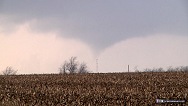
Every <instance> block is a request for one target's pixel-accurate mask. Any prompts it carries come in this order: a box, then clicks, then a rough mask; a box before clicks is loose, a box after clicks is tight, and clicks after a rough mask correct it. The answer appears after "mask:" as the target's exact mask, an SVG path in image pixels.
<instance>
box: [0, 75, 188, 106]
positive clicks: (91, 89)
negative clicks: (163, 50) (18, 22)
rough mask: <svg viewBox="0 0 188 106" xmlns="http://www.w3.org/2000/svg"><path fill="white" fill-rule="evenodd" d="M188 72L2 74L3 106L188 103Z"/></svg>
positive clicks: (0, 93)
mask: <svg viewBox="0 0 188 106" xmlns="http://www.w3.org/2000/svg"><path fill="white" fill-rule="evenodd" d="M160 98H163V99H170V100H171V99H173V100H188V73H187V72H142V73H141V72H137V73H107V74H102V73H95V74H70V75H59V74H49V75H48V74H41V75H12V76H3V75H1V76H0V105H2V106H32V105H33V106H65V105H67V106H84V105H85V106H101V105H102V106H105V105H106V106H174V105H175V106H188V103H187V102H185V103H181V104H180V103H162V104H157V103H156V99H160Z"/></svg>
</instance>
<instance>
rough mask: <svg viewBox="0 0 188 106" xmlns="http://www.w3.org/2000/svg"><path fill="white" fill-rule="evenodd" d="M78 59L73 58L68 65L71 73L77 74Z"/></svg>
mask: <svg viewBox="0 0 188 106" xmlns="http://www.w3.org/2000/svg"><path fill="white" fill-rule="evenodd" d="M76 59H77V58H76V57H71V58H70V60H69V63H68V70H69V72H70V73H76V70H77V66H78V62H77V61H76Z"/></svg>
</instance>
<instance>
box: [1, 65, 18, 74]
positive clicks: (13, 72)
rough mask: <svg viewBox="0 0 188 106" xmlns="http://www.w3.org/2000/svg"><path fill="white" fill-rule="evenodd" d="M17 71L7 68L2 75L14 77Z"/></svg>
mask: <svg viewBox="0 0 188 106" xmlns="http://www.w3.org/2000/svg"><path fill="white" fill-rule="evenodd" d="M17 71H18V70H14V69H13V68H12V67H7V68H6V69H5V70H4V71H3V75H15V74H16V73H17Z"/></svg>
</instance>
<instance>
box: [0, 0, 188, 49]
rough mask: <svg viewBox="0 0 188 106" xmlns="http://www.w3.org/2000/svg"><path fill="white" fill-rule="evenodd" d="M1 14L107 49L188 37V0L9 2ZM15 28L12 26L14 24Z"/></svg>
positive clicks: (10, 19) (48, 0) (12, 19)
mask: <svg viewBox="0 0 188 106" xmlns="http://www.w3.org/2000/svg"><path fill="white" fill-rule="evenodd" d="M0 3H1V5H0V6H1V8H0V14H3V15H4V16H9V22H10V23H16V24H19V23H23V22H26V21H30V20H33V19H36V20H38V22H37V23H36V25H34V26H33V29H34V30H36V31H49V30H58V31H59V32H62V33H63V34H62V36H64V37H70V38H76V39H80V40H82V41H84V42H86V43H88V44H89V45H91V46H92V47H94V48H96V49H103V48H105V47H107V46H110V45H112V44H114V43H116V42H119V41H121V40H125V39H128V38H131V37H138V36H145V35H150V34H151V35H152V34H155V33H168V34H175V35H185V36H186V35H188V30H187V29H188V10H187V7H186V6H187V4H186V3H187V2H186V0H171V1H169V0H155V1H154V0H152V1H151V0H142V1H141V0H118V1H114V0H103V1H102V0H93V1H88V0H82V1H81V0H79V1H78V0H53V1H51V0H16V1H12V0H6V1H3V2H0ZM11 25H12V24H11Z"/></svg>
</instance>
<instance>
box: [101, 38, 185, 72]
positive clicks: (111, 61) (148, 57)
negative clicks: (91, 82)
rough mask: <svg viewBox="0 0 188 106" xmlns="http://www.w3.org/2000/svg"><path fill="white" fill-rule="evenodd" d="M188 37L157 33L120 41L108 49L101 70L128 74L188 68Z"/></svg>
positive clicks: (103, 56) (103, 54)
mask: <svg viewBox="0 0 188 106" xmlns="http://www.w3.org/2000/svg"><path fill="white" fill-rule="evenodd" d="M187 54H188V37H187V36H173V35H168V34H156V35H153V36H148V37H136V38H132V39H128V40H125V41H122V42H119V43H117V44H115V45H113V46H111V47H109V48H107V49H105V50H104V51H103V52H102V53H101V54H100V56H99V71H101V72H126V71H127V66H128V65H130V67H131V71H134V68H135V67H137V69H139V70H143V69H144V68H153V67H155V68H158V67H163V68H167V67H169V66H173V67H176V66H185V65H188V64H187V63H188V55H187Z"/></svg>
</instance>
